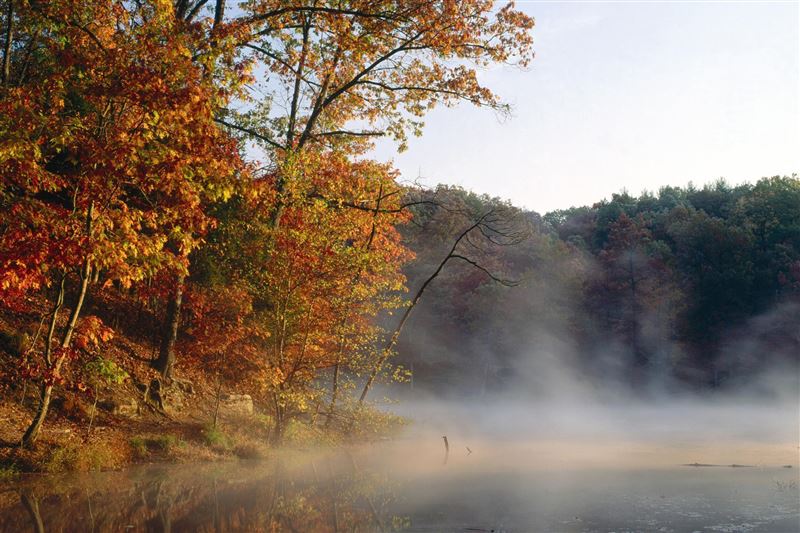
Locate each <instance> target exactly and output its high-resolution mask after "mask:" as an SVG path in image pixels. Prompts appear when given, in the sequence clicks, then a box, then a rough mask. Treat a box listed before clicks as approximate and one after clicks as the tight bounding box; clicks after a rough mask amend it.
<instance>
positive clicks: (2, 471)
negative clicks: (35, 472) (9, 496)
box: [0, 463, 20, 482]
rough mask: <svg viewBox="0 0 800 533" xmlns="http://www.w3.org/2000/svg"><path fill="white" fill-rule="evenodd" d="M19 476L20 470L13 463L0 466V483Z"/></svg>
mask: <svg viewBox="0 0 800 533" xmlns="http://www.w3.org/2000/svg"><path fill="white" fill-rule="evenodd" d="M19 475H20V470H19V468H18V467H17V465H15V464H13V463H10V464H0V482H2V481H11V480H13V479H15V478H16V477H17V476H19Z"/></svg>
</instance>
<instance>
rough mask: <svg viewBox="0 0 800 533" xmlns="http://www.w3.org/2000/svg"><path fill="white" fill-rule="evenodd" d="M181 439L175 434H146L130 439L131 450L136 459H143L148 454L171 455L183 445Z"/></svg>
mask: <svg viewBox="0 0 800 533" xmlns="http://www.w3.org/2000/svg"><path fill="white" fill-rule="evenodd" d="M184 444H185V443H184V442H183V440H181V439H180V438H179V437H177V436H176V435H171V434H168V433H167V434H162V435H146V436H136V437H132V438H131V439H130V445H131V450H132V452H133V454H134V456H135V457H136V458H137V459H144V458H146V457H148V456H150V454H153V453H156V454H160V455H171V454H173V453H174V452H175V451H176V450H177V449H178V448H180V447H182V446H184Z"/></svg>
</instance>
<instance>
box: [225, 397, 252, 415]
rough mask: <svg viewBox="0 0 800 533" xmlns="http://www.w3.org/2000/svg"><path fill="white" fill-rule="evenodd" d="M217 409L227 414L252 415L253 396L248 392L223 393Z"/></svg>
mask: <svg viewBox="0 0 800 533" xmlns="http://www.w3.org/2000/svg"><path fill="white" fill-rule="evenodd" d="M219 411H220V413H224V414H228V415H252V414H253V398H252V397H251V396H250V395H249V394H223V395H222V396H220V399H219Z"/></svg>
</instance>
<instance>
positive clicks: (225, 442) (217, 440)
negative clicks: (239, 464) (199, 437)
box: [203, 425, 230, 449]
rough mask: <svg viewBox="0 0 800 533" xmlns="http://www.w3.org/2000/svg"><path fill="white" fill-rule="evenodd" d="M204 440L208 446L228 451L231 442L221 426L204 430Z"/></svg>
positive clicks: (210, 426)
mask: <svg viewBox="0 0 800 533" xmlns="http://www.w3.org/2000/svg"><path fill="white" fill-rule="evenodd" d="M203 439H205V441H206V444H207V445H208V446H211V447H213V448H223V449H227V448H229V447H230V440H229V439H228V437H227V435H225V433H224V432H223V431H222V429H220V427H219V426H212V425H208V426H206V427H205V428H203Z"/></svg>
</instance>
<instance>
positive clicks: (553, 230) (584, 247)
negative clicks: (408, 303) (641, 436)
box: [398, 175, 800, 395]
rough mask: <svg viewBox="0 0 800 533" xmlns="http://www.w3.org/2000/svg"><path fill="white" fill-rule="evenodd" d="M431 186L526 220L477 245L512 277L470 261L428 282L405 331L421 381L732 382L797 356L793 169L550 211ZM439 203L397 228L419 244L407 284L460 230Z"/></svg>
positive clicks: (453, 384)
mask: <svg viewBox="0 0 800 533" xmlns="http://www.w3.org/2000/svg"><path fill="white" fill-rule="evenodd" d="M423 196H425V197H426V198H427V199H428V200H434V199H436V198H439V199H442V198H448V200H447V203H448V205H452V204H453V202H454V198H458V201H459V202H461V203H462V204H463V205H464V206H469V207H468V209H469V210H471V211H472V212H473V213H481V212H484V211H487V210H490V209H492V208H497V207H500V208H501V209H504V210H506V212H507V213H508V212H513V213H514V215H513V216H514V217H515V219H516V220H515V222H514V223H515V224H516V227H517V232H518V234H521V233H520V232H519V230H520V227H521V226H525V227H526V229H525V230H524V231H526V232H527V235H526V236H525V238H524V239H522V240H520V242H516V243H513V244H512V245H507V246H503V245H490V247H489V248H486V247H485V246H483V247H482V248H483V249H482V250H480V251H479V250H478V247H472V249H473V252H480V253H481V254H482V258H483V259H482V261H483V263H484V264H485V265H491V267H492V270H493V271H494V272H502V276H503V278H504V279H505V280H507V281H509V282H512V284H514V285H516V286H515V287H505V286H502V284H498V283H494V282H492V280H491V279H490V278H489V277H488V276H487V275H485V274H484V273H482V272H480V271H479V270H477V269H475V268H472V266H471V265H468V264H463V262H462V264H460V265H453V266H452V267H451V268H449V269H448V270H446V271H445V272H444V273H443V274H442V276H441V278H440V279H438V280H437V283H436V284H432V286H431V288H430V292H429V294H427V295H426V298H427V299H425V300H424V301H423V302H421V303H420V306H419V309H418V310H417V311H416V314H415V315H414V317H413V318H412V319H411V321H410V322H409V325H408V327H407V329H406V332H405V333H404V336H403V338H402V339H401V341H400V344H399V358H398V361H400V362H401V363H402V364H404V365H405V366H406V367H409V368H412V369H413V371H414V378H413V379H414V386H415V387H416V388H417V389H423V390H429V391H434V392H437V393H442V394H447V393H458V394H474V395H481V394H485V393H486V392H487V391H488V392H492V391H494V392H497V391H502V390H505V389H506V388H509V387H512V386H515V385H525V386H527V387H529V388H530V389H531V392H532V394H536V393H537V390H538V391H541V392H554V391H551V390H549V389H550V387H552V386H553V383H549V381H551V380H552V378H553V371H554V370H553V369H554V368H558V367H562V368H567V367H569V368H573V369H574V368H577V369H578V373H579V377H583V378H586V379H587V380H589V381H592V380H594V381H595V382H597V381H599V380H597V379H596V378H599V377H603V378H607V379H611V380H612V381H611V383H621V384H626V385H630V386H631V387H633V388H634V389H636V388H641V389H647V390H650V388H651V387H654V386H657V387H662V388H664V389H665V390H669V389H670V388H678V387H688V388H691V389H708V388H722V389H724V388H727V387H735V386H739V385H742V384H746V383H748V382H750V381H751V380H753V379H754V378H756V377H757V376H758V375H759V374H760V373H761V372H762V371H764V370H766V369H769V368H775V367H776V365H781V364H783V363H788V364H789V365H790V366H789V367H788V368H791V369H794V370H796V369H797V365H798V361H800V180H798V178H797V176H796V175H793V176H792V177H773V178H764V179H761V180H759V181H758V182H757V183H756V184H744V185H738V186H732V185H729V184H728V183H726V182H725V181H724V180H719V181H717V182H715V183H713V184H710V185H706V186H704V187H702V188H698V187H695V186H692V185H689V186H687V187H684V188H681V187H663V188H662V189H660V190H659V191H658V192H657V193H655V194H653V193H644V194H642V195H641V196H639V197H635V196H631V195H630V194H628V193H626V192H623V193H620V194H614V195H613V196H612V197H611V199H610V200H603V201H600V202H598V203H596V204H594V205H591V206H583V207H573V208H570V209H564V210H559V211H554V212H550V213H547V214H545V215H540V214H538V213H534V212H525V211H522V210H517V209H515V208H513V207H511V206H510V205H508V204H507V203H504V202H502V201H500V200H498V199H496V198H491V197H488V196H478V195H476V194H473V193H470V192H467V191H464V190H461V189H457V188H452V187H444V186H440V187H439V188H437V189H436V190H433V191H427V192H425V193H424V194H423ZM437 205H438V204H437V203H436V202H434V201H431V202H430V203H426V204H422V206H421V207H418V208H416V211H415V216H414V220H413V223H412V224H409V225H407V226H406V227H405V229H404V231H403V233H404V237H405V238H406V239H407V245H408V246H409V247H410V248H411V249H412V250H413V251H414V252H415V253H416V254H417V260H416V261H413V262H411V263H410V264H409V266H408V267H407V269H406V273H407V275H408V278H409V281H408V286H409V287H410V288H411V289H412V290H413V288H414V287H417V286H419V284H421V283H422V282H423V280H424V279H425V277H426V276H427V275H428V274H429V272H430V271H431V270H432V269H433V268H435V265H436V263H437V261H439V260H440V258H441V257H442V255H443V254H445V253H446V251H447V248H448V247H449V246H450V245H451V243H452V241H453V239H454V236H455V235H457V233H458V231H459V230H460V226H459V224H458V223H457V222H454V220H453V218H454V216H457V215H453V211H452V210H448V209H445V208H438V207H437ZM506 218H508V216H507V217H506ZM479 246H480V245H479ZM468 247H469V246H468ZM613 380H619V381H613ZM600 382H602V381H600Z"/></svg>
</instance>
